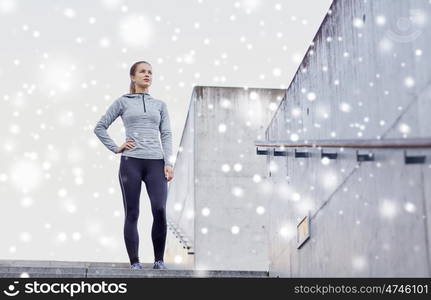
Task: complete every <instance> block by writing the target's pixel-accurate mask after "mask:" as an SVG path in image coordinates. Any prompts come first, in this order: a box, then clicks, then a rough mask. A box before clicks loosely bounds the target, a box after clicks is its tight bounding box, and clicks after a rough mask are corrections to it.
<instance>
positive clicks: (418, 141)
mask: <svg viewBox="0 0 431 300" xmlns="http://www.w3.org/2000/svg"><path fill="white" fill-rule="evenodd" d="M255 146H256V147H279V148H299V147H310V148H357V149H362V148H364V149H365V148H367V149H369V148H376V149H378V148H383V149H387V148H390V149H407V148H431V137H426V138H405V139H383V140H382V139H355V140H348V139H345V140H343V139H341V140H303V141H299V142H289V141H259V140H257V141H255Z"/></svg>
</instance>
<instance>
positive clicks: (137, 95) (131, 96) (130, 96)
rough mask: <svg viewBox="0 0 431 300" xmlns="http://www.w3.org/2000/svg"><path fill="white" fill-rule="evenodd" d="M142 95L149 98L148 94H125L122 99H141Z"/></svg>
mask: <svg viewBox="0 0 431 300" xmlns="http://www.w3.org/2000/svg"><path fill="white" fill-rule="evenodd" d="M142 94H145V95H148V96H151V95H150V94H149V93H133V94H125V95H123V97H127V98H138V97H142Z"/></svg>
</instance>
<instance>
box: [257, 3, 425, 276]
mask: <svg viewBox="0 0 431 300" xmlns="http://www.w3.org/2000/svg"><path fill="white" fill-rule="evenodd" d="M430 16H431V5H430V3H429V1H428V0H410V1H409V0H405V1H392V0H373V1H356V0H342V1H334V2H333V4H332V6H331V10H330V13H329V14H328V15H327V17H326V18H325V20H324V21H323V23H322V25H321V27H320V29H319V32H318V33H317V34H316V37H315V38H314V41H313V44H312V45H311V46H310V48H309V50H308V52H307V54H306V56H305V57H304V60H303V62H302V63H301V65H300V67H299V69H298V72H297V74H296V75H295V77H294V79H293V80H292V82H291V84H290V86H289V88H288V90H287V91H286V98H285V99H284V101H283V102H282V103H281V105H280V107H279V109H278V110H277V112H276V113H275V115H274V118H273V119H272V121H271V124H270V126H269V127H268V129H267V132H266V136H265V137H266V140H279V141H290V142H293V141H296V140H299V141H303V140H308V139H316V140H318V139H327V140H328V139H385V138H399V139H405V142H408V139H409V138H415V137H430V132H431V122H430V121H429V120H430V119H429V116H430V114H431V85H430V82H431V76H430V68H429V66H430V64H431V52H430V51H429V49H430V46H431V45H430V43H431V42H430V41H431V27H430V26H431V24H430V20H429V17H430ZM328 151H336V152H337V153H338V156H339V157H338V159H336V160H331V161H329V162H328V161H322V160H321V158H320V151H319V149H311V150H310V152H311V157H310V158H294V157H293V155H292V153H291V152H289V153H290V154H288V156H287V157H280V156H278V157H274V156H268V157H267V159H268V166H269V169H270V171H269V172H268V173H267V178H266V180H264V183H265V184H267V185H269V186H270V187H271V188H270V190H271V193H270V194H271V195H270V199H271V200H270V204H269V208H268V210H269V214H270V217H269V221H270V225H269V226H270V232H271V234H270V237H269V238H270V253H269V257H270V261H271V264H270V269H269V271H270V275H271V276H274V275H279V276H293V277H302V276H317V277H330V276H348V277H349V276H352V277H362V276H370V277H380V276H381V277H390V276H395V277H402V276H408V277H418V276H424V277H429V276H431V264H430V251H431V250H430V238H431V236H430V227H431V223H430V220H429V216H430V213H431V211H430V210H431V174H430V173H431V165H430V157H431V153H430V152H431V151H430V150H429V149H426V150H408V153H409V154H424V155H427V156H428V157H427V161H426V163H425V164H412V165H406V164H405V163H404V154H403V150H390V149H388V150H384V149H380V150H372V151H373V152H374V154H375V161H371V162H357V161H356V156H355V150H354V149H334V150H328ZM365 152H366V151H365ZM307 214H309V215H310V216H311V230H310V232H311V238H310V239H309V240H308V241H307V242H306V243H305V244H304V245H303V247H302V248H300V249H297V243H296V225H297V224H298V221H299V220H300V219H302V218H303V217H304V216H306V215H307Z"/></svg>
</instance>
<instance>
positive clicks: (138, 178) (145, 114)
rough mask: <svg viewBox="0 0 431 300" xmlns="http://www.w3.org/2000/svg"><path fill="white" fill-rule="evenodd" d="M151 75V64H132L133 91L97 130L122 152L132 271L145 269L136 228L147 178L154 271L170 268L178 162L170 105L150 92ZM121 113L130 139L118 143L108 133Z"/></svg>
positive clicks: (126, 238) (122, 184)
mask: <svg viewBox="0 0 431 300" xmlns="http://www.w3.org/2000/svg"><path fill="white" fill-rule="evenodd" d="M152 74H153V73H152V68H151V65H150V64H149V63H148V62H146V61H138V62H136V63H134V64H133V65H132V67H131V68H130V79H131V82H130V93H129V94H125V95H123V96H121V97H120V98H118V99H116V100H115V101H114V103H112V104H111V106H110V107H109V108H108V110H107V111H106V113H105V115H103V116H102V117H101V119H100V120H99V122H98V123H97V125H96V127H95V129H94V133H95V134H96V135H97V137H98V138H99V139H100V141H101V142H102V143H103V144H104V145H105V146H106V147H107V148H108V149H109V150H111V151H112V152H114V153H122V154H121V161H120V168H119V172H118V177H119V181H120V187H121V191H122V194H123V204H124V211H125V223H124V241H125V244H126V248H127V253H128V256H129V259H130V264H131V269H133V270H136V269H142V265H141V263H140V262H139V257H138V250H139V235H138V228H137V225H138V217H139V197H140V193H141V183H142V181H144V182H145V186H146V189H147V192H148V196H149V198H150V202H151V211H152V214H153V226H152V230H151V238H152V241H153V248H154V258H155V259H154V265H153V269H166V266H165V265H164V263H163V255H164V251H165V242H166V228H167V225H166V199H167V188H168V186H167V183H168V181H171V180H172V178H173V169H172V167H173V164H172V162H171V161H170V158H171V156H172V132H171V127H170V121H169V114H168V110H167V106H166V103H164V102H163V101H161V100H159V99H155V98H153V97H152V96H151V95H150V94H149V93H148V91H149V87H150V85H151V82H152ZM118 116H121V118H122V119H123V123H124V126H125V128H126V142H125V143H124V144H122V145H121V146H119V147H118V146H117V145H116V144H115V143H114V141H113V140H112V139H111V138H110V136H109V135H108V133H107V129H108V127H109V126H110V125H111V123H112V122H113V121H114V120H115V119H116V118H117V117H118ZM159 133H160V135H159ZM159 137H160V139H161V142H162V147H163V151H162V149H161V147H160V139H159Z"/></svg>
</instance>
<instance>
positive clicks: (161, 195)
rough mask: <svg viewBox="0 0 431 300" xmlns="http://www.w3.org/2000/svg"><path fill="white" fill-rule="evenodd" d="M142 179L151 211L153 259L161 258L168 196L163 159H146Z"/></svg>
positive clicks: (163, 250) (164, 237)
mask: <svg viewBox="0 0 431 300" xmlns="http://www.w3.org/2000/svg"><path fill="white" fill-rule="evenodd" d="M145 162H146V167H145V172H144V177H143V180H144V182H145V186H146V188H147V192H148V196H149V198H150V202H151V212H152V213H153V227H152V229H151V238H152V240H153V247H154V258H155V261H157V260H163V255H164V252H165V242H166V231H167V225H166V200H167V196H168V181H167V180H166V178H165V172H164V165H165V163H164V160H163V159H146V160H145Z"/></svg>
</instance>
